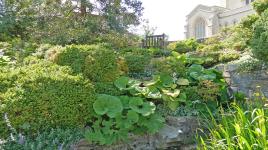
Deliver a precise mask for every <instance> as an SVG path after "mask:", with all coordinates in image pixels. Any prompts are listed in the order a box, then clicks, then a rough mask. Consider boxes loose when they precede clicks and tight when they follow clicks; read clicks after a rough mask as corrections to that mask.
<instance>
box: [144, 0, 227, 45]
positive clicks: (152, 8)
mask: <svg viewBox="0 0 268 150" xmlns="http://www.w3.org/2000/svg"><path fill="white" fill-rule="evenodd" d="M141 1H142V2H143V7H144V14H143V18H144V19H148V20H149V25H150V26H152V27H156V28H157V29H156V31H155V34H163V33H165V34H167V35H168V36H169V40H172V41H173V40H181V39H184V31H185V30H184V25H185V24H186V16H187V15H188V14H189V13H190V12H191V11H192V10H193V9H194V8H195V7H196V6H197V5H198V4H204V5H209V6H212V5H221V4H223V0H141Z"/></svg>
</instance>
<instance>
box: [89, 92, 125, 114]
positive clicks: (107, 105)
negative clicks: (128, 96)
mask: <svg viewBox="0 0 268 150" xmlns="http://www.w3.org/2000/svg"><path fill="white" fill-rule="evenodd" d="M93 109H94V111H95V112H96V113H97V114H98V115H104V114H107V115H108V116H109V117H110V118H114V117H115V116H116V115H117V114H120V113H121V112H122V111H123V105H122V103H121V101H120V99H119V98H117V97H115V96H110V95H106V94H100V95H98V97H97V100H96V101H95V102H94V104H93Z"/></svg>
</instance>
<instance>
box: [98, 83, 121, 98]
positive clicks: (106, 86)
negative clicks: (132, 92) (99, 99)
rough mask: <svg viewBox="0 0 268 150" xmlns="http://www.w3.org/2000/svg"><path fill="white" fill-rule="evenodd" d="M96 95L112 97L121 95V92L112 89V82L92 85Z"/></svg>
mask: <svg viewBox="0 0 268 150" xmlns="http://www.w3.org/2000/svg"><path fill="white" fill-rule="evenodd" d="M94 86H95V89H96V93H98V94H108V95H113V96H118V95H122V94H123V92H122V91H120V90H118V89H117V88H115V87H114V83H113V82H96V83H94Z"/></svg>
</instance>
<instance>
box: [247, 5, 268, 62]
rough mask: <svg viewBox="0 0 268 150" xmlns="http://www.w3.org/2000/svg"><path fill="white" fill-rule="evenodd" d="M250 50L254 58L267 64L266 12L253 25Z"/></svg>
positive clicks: (267, 14)
mask: <svg viewBox="0 0 268 150" xmlns="http://www.w3.org/2000/svg"><path fill="white" fill-rule="evenodd" d="M251 48H252V53H253V56H254V57H255V58H257V59H259V60H262V61H264V62H268V10H266V11H264V12H263V13H262V15H261V18H260V19H259V20H258V21H257V22H256V23H255V25H254V33H253V38H252V41H251Z"/></svg>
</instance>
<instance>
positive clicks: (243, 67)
mask: <svg viewBox="0 0 268 150" xmlns="http://www.w3.org/2000/svg"><path fill="white" fill-rule="evenodd" d="M265 67H266V68H267V66H265V64H264V63H263V62H262V61H260V60H258V59H252V58H251V59H248V60H246V61H245V62H242V63H240V64H239V66H238V70H237V71H238V72H253V71H258V70H262V69H265Z"/></svg>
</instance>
